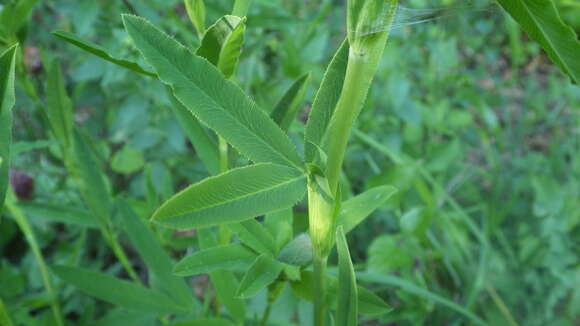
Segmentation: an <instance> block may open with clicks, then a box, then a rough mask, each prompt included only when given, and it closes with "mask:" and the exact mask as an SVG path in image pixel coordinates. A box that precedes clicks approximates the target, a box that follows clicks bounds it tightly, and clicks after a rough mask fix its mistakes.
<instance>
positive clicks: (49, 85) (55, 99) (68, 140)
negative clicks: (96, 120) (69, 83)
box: [45, 60, 74, 151]
mask: <svg viewBox="0 0 580 326" xmlns="http://www.w3.org/2000/svg"><path fill="white" fill-rule="evenodd" d="M45 93H46V104H47V105H46V109H47V111H46V116H47V117H48V122H49V124H50V128H51V129H52V132H53V134H54V136H55V138H56V140H57V141H58V142H59V144H60V146H61V149H62V150H63V151H70V149H71V146H72V142H73V137H74V136H73V107H72V103H71V100H70V98H69V97H68V95H67V93H66V87H65V83H64V80H63V77H62V73H61V69H60V64H59V63H58V61H56V60H54V61H53V62H52V63H51V64H50V67H49V69H48V79H47V82H46V90H45Z"/></svg>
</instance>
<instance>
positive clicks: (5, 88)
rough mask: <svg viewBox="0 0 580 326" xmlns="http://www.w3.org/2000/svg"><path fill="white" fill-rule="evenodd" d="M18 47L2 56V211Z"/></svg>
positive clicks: (0, 81)
mask: <svg viewBox="0 0 580 326" xmlns="http://www.w3.org/2000/svg"><path fill="white" fill-rule="evenodd" d="M17 50H18V45H13V46H12V47H10V48H9V49H7V50H6V51H4V53H2V55H0V159H1V160H2V162H1V164H0V210H1V209H2V207H3V206H4V200H5V199H6V191H7V189H8V187H9V183H10V181H9V177H8V174H9V171H10V146H11V143H12V108H13V107H14V103H15V102H16V98H15V95H14V67H15V65H16V64H15V61H16V53H17Z"/></svg>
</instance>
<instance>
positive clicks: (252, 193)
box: [153, 174, 305, 220]
mask: <svg viewBox="0 0 580 326" xmlns="http://www.w3.org/2000/svg"><path fill="white" fill-rule="evenodd" d="M304 177H305V175H304V174H301V175H300V176H298V177H296V178H292V179H290V180H288V181H284V182H282V183H278V184H276V185H274V186H271V187H267V188H261V189H260V190H259V191H255V192H251V193H247V194H244V195H242V196H238V197H234V198H233V199H230V200H223V201H219V202H216V203H214V204H212V205H207V206H202V207H200V208H199V209H193V210H189V211H180V212H179V213H177V214H175V215H172V216H167V217H162V218H155V217H154V219H155V220H163V219H167V218H172V217H181V216H184V215H186V214H192V213H194V212H199V211H202V210H206V209H210V208H214V207H217V206H222V205H225V204H228V203H231V202H235V201H239V200H241V199H244V198H246V197H250V196H254V195H256V194H259V193H262V192H267V191H270V190H273V189H276V188H279V187H282V186H284V185H286V184H289V183H293V182H296V181H297V180H299V179H302V178H304ZM210 179H211V178H210ZM207 180H209V179H207ZM202 182H203V181H202ZM169 204H170V202H169V201H168V202H166V203H165V204H163V205H162V206H161V207H160V208H159V210H158V211H161V209H163V208H164V207H165V206H167V205H169ZM155 215H156V214H153V216H155Z"/></svg>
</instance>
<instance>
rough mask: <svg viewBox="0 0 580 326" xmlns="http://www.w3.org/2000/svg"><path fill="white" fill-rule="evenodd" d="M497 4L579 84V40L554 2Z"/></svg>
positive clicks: (506, 0)
mask: <svg viewBox="0 0 580 326" xmlns="http://www.w3.org/2000/svg"><path fill="white" fill-rule="evenodd" d="M498 3H499V4H500V5H501V6H502V7H503V9H505V10H506V11H507V12H508V13H509V14H510V15H511V16H512V17H513V18H514V19H515V21H517V22H518V24H520V26H521V27H522V28H523V29H524V31H526V33H528V35H529V36H530V37H531V38H532V39H533V40H535V41H536V42H538V43H539V44H540V46H541V47H542V48H543V49H544V51H546V53H547V54H548V56H549V57H550V59H552V61H553V62H554V63H555V64H556V65H558V67H560V69H562V71H564V73H566V74H567V75H568V76H569V77H570V78H571V79H572V82H574V83H575V84H578V83H580V60H578V56H579V53H580V42H579V41H578V37H577V36H576V33H575V32H574V30H573V29H572V28H571V27H570V26H567V25H566V24H565V23H564V22H563V21H562V19H561V18H560V14H559V13H558V9H557V8H556V6H555V5H554V1H552V0H544V1H535V0H498Z"/></svg>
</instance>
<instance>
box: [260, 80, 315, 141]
mask: <svg viewBox="0 0 580 326" xmlns="http://www.w3.org/2000/svg"><path fill="white" fill-rule="evenodd" d="M309 79H310V73H307V74H304V75H303V76H302V77H300V78H298V80H296V81H295V82H294V83H293V84H292V86H290V88H289V89H288V90H287V91H286V93H285V94H284V96H282V98H281V99H280V101H279V102H278V104H276V107H275V108H274V110H273V111H272V113H271V114H270V116H271V117H272V119H273V120H274V121H275V122H276V123H277V124H278V125H279V126H280V128H282V130H288V128H290V124H292V122H294V120H295V119H296V115H297V114H298V111H299V109H300V104H302V100H303V99H304V94H305V93H306V86H308V80H309Z"/></svg>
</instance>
